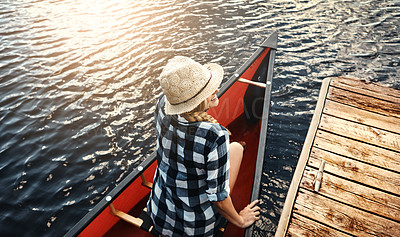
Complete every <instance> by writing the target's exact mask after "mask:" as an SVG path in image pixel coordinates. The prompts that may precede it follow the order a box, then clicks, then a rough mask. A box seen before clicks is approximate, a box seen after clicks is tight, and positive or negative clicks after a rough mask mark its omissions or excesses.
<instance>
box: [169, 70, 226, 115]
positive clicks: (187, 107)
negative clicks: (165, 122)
mask: <svg viewBox="0 0 400 237" xmlns="http://www.w3.org/2000/svg"><path fill="white" fill-rule="evenodd" d="M204 67H205V68H207V69H208V70H209V71H210V72H211V75H212V76H211V79H210V82H209V83H208V84H207V86H206V87H205V88H204V89H203V90H202V91H201V92H200V93H199V94H198V95H196V96H195V97H193V98H191V99H190V100H188V101H187V102H185V103H182V104H178V105H172V104H170V103H169V102H168V100H166V101H165V108H164V110H165V113H166V114H168V115H173V114H182V113H186V112H189V111H192V110H193V109H195V108H196V107H197V106H198V105H199V104H200V103H201V102H203V101H204V100H205V99H207V97H209V96H210V95H212V94H213V93H214V92H215V91H216V90H217V89H218V87H219V86H220V85H221V82H222V79H223V78H224V69H223V68H222V67H221V66H220V65H218V64H216V63H208V64H205V65H204Z"/></svg>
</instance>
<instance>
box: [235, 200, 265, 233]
mask: <svg viewBox="0 0 400 237" xmlns="http://www.w3.org/2000/svg"><path fill="white" fill-rule="evenodd" d="M257 203H258V200H255V201H253V202H252V203H250V204H249V205H247V206H246V207H245V208H243V210H241V211H240V212H239V216H240V217H241V218H242V219H243V221H242V223H241V225H242V226H240V227H241V228H247V227H249V226H251V225H252V224H253V223H254V222H255V221H256V220H258V219H260V207H258V206H256V204H257Z"/></svg>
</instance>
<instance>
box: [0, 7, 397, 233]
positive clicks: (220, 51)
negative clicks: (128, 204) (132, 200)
mask: <svg viewBox="0 0 400 237" xmlns="http://www.w3.org/2000/svg"><path fill="white" fill-rule="evenodd" d="M399 8H400V4H399V3H398V1H385V2H382V1H361V2H360V1H336V0H335V1H328V2H326V1H318V2H317V1H308V0H301V1H294V0H285V1H281V0H279V1H278V0H273V1H269V2H265V1H262V0H252V1H241V0H229V1H223V0H215V1H194V0H191V1H177V2H171V1H167V0H162V1H114V0H112V1H110V0H100V1H94V0H88V1H78V0H62V1H61V0H59V1H49V0H30V1H29V0H28V1H11V0H8V1H7V0H6V1H3V2H2V4H1V5H0V16H1V18H0V22H1V24H0V40H1V45H0V92H1V95H2V97H1V98H0V131H1V133H0V186H1V187H3V192H2V195H1V196H0V209H1V210H2V215H1V216H0V222H1V223H2V225H1V226H0V231H1V233H2V234H4V235H5V236H44V235H45V236H54V235H56V236H57V235H62V234H63V233H65V232H66V231H67V230H68V229H69V228H70V227H71V226H72V225H74V224H75V222H76V220H78V219H79V218H81V217H82V216H83V215H84V214H86V212H87V211H88V210H89V209H90V208H92V207H93V205H94V204H95V203H96V202H97V201H98V200H99V199H100V198H102V197H103V196H104V195H105V194H106V193H107V192H108V191H109V190H110V189H112V188H113V187H114V186H115V185H116V184H117V183H118V182H120V181H121V180H122V179H123V178H124V177H125V176H126V175H127V174H128V173H129V172H130V171H131V170H132V169H133V168H134V167H136V166H137V165H138V164H139V163H140V161H141V160H143V159H144V157H146V155H148V154H150V153H151V151H152V150H154V128H153V121H152V117H153V111H154V104H155V103H156V101H157V99H158V97H159V96H160V95H161V90H160V88H159V85H158V82H157V77H158V75H159V74H160V72H161V70H162V67H163V65H165V63H166V62H167V60H168V59H169V58H171V57H172V56H173V55H176V54H181V55H185V56H189V57H193V58H195V59H196V60H198V61H200V62H201V63H205V62H210V61H211V62H215V63H219V64H221V65H223V66H224V69H225V72H226V74H227V75H228V76H229V75H231V74H232V73H233V72H234V71H236V69H237V67H238V65H241V64H242V63H243V62H244V61H245V60H246V59H247V58H248V57H249V56H250V55H251V53H252V52H253V51H254V49H255V48H256V47H257V45H259V44H260V43H261V42H262V39H263V37H265V36H266V35H268V34H269V33H271V32H273V31H274V30H278V31H279V45H278V52H277V55H276V68H275V75H274V84H273V86H274V87H273V92H272V107H271V118H270V124H269V126H270V128H269V133H270V134H269V138H268V145H267V154H268V155H267V157H266V162H265V167H264V174H263V181H262V184H261V187H262V192H261V197H262V199H263V201H264V204H263V214H262V220H263V221H262V222H257V224H256V228H255V236H272V235H273V231H274V229H275V228H276V223H277V220H278V218H279V214H280V210H281V207H282V205H283V202H284V198H285V195H286V191H287V189H288V186H289V183H290V179H291V176H292V175H293V172H294V168H295V165H296V162H297V157H298V155H299V153H300V150H301V146H302V142H303V140H304V138H305V134H306V132H307V128H308V124H309V122H310V120H311V117H312V113H313V109H314V106H315V103H316V100H317V98H318V91H319V87H320V83H321V81H322V79H324V78H326V77H333V76H341V75H351V76H358V77H362V78H364V79H366V80H370V81H377V82H379V83H381V84H384V85H389V86H394V87H397V88H400V83H399V80H398V78H400V75H399V71H398V70H397V68H398V65H399V63H400V59H399V57H400V56H399V52H400V36H399V28H398V26H399V25H400V23H399V21H400V18H399V17H400V15H399V13H398V12H399ZM21 223H25V224H26V227H27V228H24V229H21V228H19V226H20V225H21Z"/></svg>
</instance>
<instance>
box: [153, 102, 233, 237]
mask: <svg viewBox="0 0 400 237" xmlns="http://www.w3.org/2000/svg"><path fill="white" fill-rule="evenodd" d="M165 100H166V99H165V96H162V97H161V99H160V100H159V102H158V104H157V107H156V112H155V122H156V135H157V164H158V166H157V170H156V174H155V177H154V182H153V189H152V191H151V194H150V199H149V201H148V203H147V210H148V213H149V215H150V216H151V218H152V219H153V222H154V227H155V229H156V230H157V231H158V232H159V233H161V235H162V236H212V235H214V233H215V231H217V230H218V229H219V227H220V225H221V224H222V223H223V222H224V221H225V220H224V219H223V217H222V216H221V215H220V214H219V213H218V211H217V210H216V209H215V207H214V205H213V204H212V202H215V201H222V200H224V199H225V198H227V197H228V195H229V192H230V190H229V157H228V149H229V135H228V132H227V130H226V129H225V128H224V127H222V126H221V125H219V124H212V123H210V122H188V121H187V120H186V119H184V118H183V117H181V116H177V115H172V116H171V115H165V113H164V110H163V108H164V104H165Z"/></svg>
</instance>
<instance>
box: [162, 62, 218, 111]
mask: <svg viewBox="0 0 400 237" xmlns="http://www.w3.org/2000/svg"><path fill="white" fill-rule="evenodd" d="M223 74H224V70H223V68H222V67H221V66H220V65H218V64H215V63H209V64H205V65H204V66H203V65H201V64H200V63H197V62H195V61H194V60H192V59H190V58H188V57H184V56H176V57H174V58H172V59H170V60H169V61H168V63H167V65H166V66H165V68H164V70H163V71H162V72H161V75H160V85H161V88H162V91H163V93H164V94H165V96H166V97H167V101H166V103H165V113H166V114H181V113H185V112H189V111H192V110H193V109H194V108H196V107H197V106H198V105H199V104H200V103H201V102H202V101H203V100H205V99H206V98H207V97H209V96H210V95H212V94H213V93H214V92H215V90H217V89H218V87H219V85H220V84H221V81H222V79H223Z"/></svg>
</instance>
